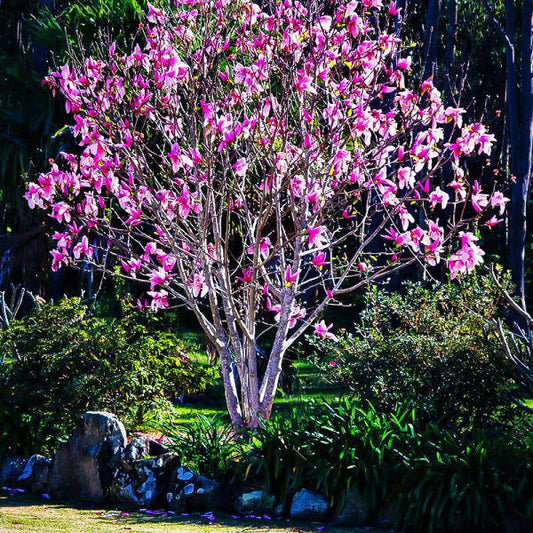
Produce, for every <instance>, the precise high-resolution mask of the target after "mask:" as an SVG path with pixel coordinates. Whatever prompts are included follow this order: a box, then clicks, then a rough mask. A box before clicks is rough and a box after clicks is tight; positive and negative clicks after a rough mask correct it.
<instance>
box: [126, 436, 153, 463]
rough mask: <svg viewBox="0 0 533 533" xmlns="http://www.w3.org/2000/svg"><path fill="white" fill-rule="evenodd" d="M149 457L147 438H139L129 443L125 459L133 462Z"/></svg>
mask: <svg viewBox="0 0 533 533" xmlns="http://www.w3.org/2000/svg"><path fill="white" fill-rule="evenodd" d="M149 455H150V454H149V439H148V438H147V437H138V438H136V439H133V440H132V441H130V442H129V443H128V445H127V446H126V448H125V449H124V454H123V459H124V460H125V461H131V462H132V461H138V460H139V459H144V458H145V457H148V456H149Z"/></svg>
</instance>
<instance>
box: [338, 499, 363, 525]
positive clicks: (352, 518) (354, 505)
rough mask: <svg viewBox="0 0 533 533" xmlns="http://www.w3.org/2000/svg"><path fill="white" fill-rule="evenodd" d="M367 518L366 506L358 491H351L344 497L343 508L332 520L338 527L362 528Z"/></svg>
mask: <svg viewBox="0 0 533 533" xmlns="http://www.w3.org/2000/svg"><path fill="white" fill-rule="evenodd" d="M367 517H368V505H367V504H366V502H365V501H364V500H363V498H362V497H361V495H360V493H359V491H357V490H351V491H350V492H349V493H348V495H347V496H346V501H345V502H344V507H343V508H342V510H340V511H339V512H338V513H337V514H336V515H335V518H334V520H333V522H334V523H335V524H336V525H339V526H362V525H363V524H364V523H365V521H366V519H367Z"/></svg>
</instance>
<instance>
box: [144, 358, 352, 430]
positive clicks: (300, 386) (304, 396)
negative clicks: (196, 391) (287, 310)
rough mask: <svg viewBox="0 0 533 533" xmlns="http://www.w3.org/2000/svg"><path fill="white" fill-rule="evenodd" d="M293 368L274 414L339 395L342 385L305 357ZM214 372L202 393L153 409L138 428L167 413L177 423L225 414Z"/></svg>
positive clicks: (204, 362) (221, 386)
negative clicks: (167, 408)
mask: <svg viewBox="0 0 533 533" xmlns="http://www.w3.org/2000/svg"><path fill="white" fill-rule="evenodd" d="M196 361H197V363H198V364H203V365H205V366H207V358H201V357H200V356H199V355H196ZM293 366H294V370H295V372H296V376H297V379H296V383H295V385H294V386H293V391H292V393H291V394H289V393H286V392H284V391H283V390H281V389H280V390H279V391H278V393H277V396H276V399H275V402H274V409H273V414H275V413H276V412H280V411H283V410H287V409H292V408H293V407H298V406H300V405H303V404H306V403H308V402H310V401H312V400H313V399H315V400H319V399H325V400H330V401H331V400H334V399H336V398H339V397H340V396H341V395H342V391H341V389H339V388H338V387H335V386H333V385H330V384H328V383H326V382H324V380H323V379H321V376H320V374H319V372H318V370H317V369H316V367H315V366H313V365H312V364H311V363H309V362H308V361H303V360H297V361H295V362H294V363H293ZM210 371H212V372H213V382H212V384H211V385H210V386H209V389H208V390H207V391H206V393H205V394H202V395H200V396H198V398H196V399H195V400H194V401H188V402H186V403H185V404H184V405H181V406H175V407H174V408H173V409H172V411H171V412H170V413H168V412H166V413H161V412H158V411H155V412H153V413H150V415H149V416H148V417H147V418H148V421H147V423H146V426H145V427H142V428H140V429H150V420H156V421H159V420H160V419H161V418H162V417H166V416H170V417H171V418H172V420H173V421H174V422H176V423H187V422H189V421H190V420H192V419H194V418H195V417H196V415H198V414H199V413H201V414H203V415H207V416H210V415H216V414H223V415H225V414H226V403H225V400H224V388H223V385H222V381H221V379H220V378H218V377H217V374H216V373H215V371H213V370H210Z"/></svg>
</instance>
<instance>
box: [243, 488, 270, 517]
mask: <svg viewBox="0 0 533 533" xmlns="http://www.w3.org/2000/svg"><path fill="white" fill-rule="evenodd" d="M275 504H276V498H275V497H274V496H273V495H272V494H268V492H264V491H262V490H254V491H250V492H243V493H242V494H241V495H240V496H239V497H238V498H237V500H236V501H235V511H236V512H237V513H239V514H242V515H245V514H250V513H252V514H263V513H268V512H271V511H272V509H273V508H274V505H275Z"/></svg>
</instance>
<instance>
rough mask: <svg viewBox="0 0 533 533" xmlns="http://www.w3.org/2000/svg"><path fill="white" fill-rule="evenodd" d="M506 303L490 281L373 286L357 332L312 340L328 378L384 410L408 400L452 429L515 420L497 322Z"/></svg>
mask: <svg viewBox="0 0 533 533" xmlns="http://www.w3.org/2000/svg"><path fill="white" fill-rule="evenodd" d="M502 305H503V304H502V301H501V297H500V294H499V292H498V290H497V288H496V287H495V286H494V285H493V282H492V281H491V279H490V278H489V277H485V278H482V277H471V278H470V279H469V280H467V281H465V282H464V283H463V284H462V285H459V284H457V283H449V284H434V285H431V286H426V285H423V284H413V283H409V284H406V285H405V286H404V290H403V291H402V292H400V293H388V292H386V291H384V290H378V289H377V288H373V289H371V290H370V291H369V292H368V294H367V297H366V305H365V309H364V312H363V313H362V315H361V321H360V323H359V324H358V325H357V326H356V330H355V333H353V334H349V333H346V334H344V335H341V336H340V339H339V342H331V341H318V340H316V339H311V342H312V343H313V345H314V348H315V362H316V364H317V365H318V366H319V367H320V369H321V371H322V372H323V375H324V377H325V379H327V380H329V381H331V382H333V383H336V384H339V385H341V386H343V387H344V388H345V390H346V391H347V392H350V393H352V394H354V395H356V396H358V397H360V398H362V399H366V400H369V401H370V402H371V403H372V404H374V405H375V406H376V407H378V408H380V409H385V410H389V411H390V410H392V409H394V406H395V405H397V404H399V403H401V402H405V401H408V402H410V403H411V404H412V405H413V406H415V407H416V408H417V410H418V411H419V412H420V414H421V415H422V414H424V415H425V416H426V417H427V419H428V420H432V421H439V423H440V425H441V426H446V427H458V426H463V427H469V426H471V425H474V426H477V427H485V426H489V425H492V424H494V423H501V422H503V421H505V420H506V419H507V418H508V417H510V416H512V411H513V410H512V408H511V402H510V392H511V389H512V387H513V380H512V374H511V369H510V368H509V365H508V362H507V361H506V360H505V358H504V355H503V353H502V350H501V348H500V346H499V343H498V340H497V338H496V337H495V334H494V331H493V328H492V327H491V325H490V321H491V320H492V319H494V318H495V317H496V316H498V315H499V314H500V313H501V312H502V309H501V307H502Z"/></svg>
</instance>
